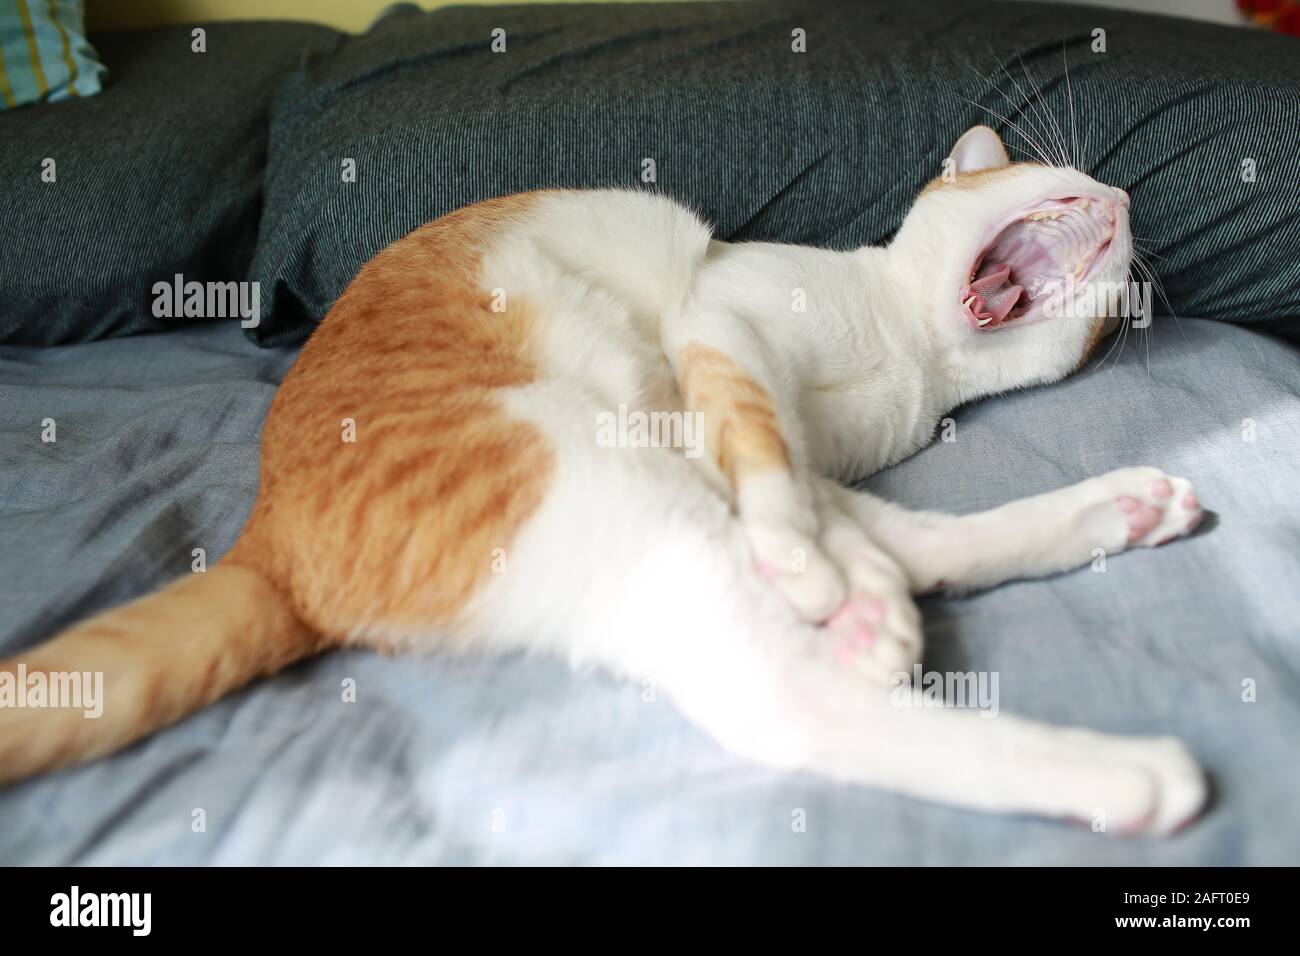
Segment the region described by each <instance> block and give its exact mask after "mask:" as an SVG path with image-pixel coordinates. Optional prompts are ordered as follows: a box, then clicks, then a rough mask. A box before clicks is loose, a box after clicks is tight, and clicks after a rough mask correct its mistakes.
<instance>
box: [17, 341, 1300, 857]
mask: <svg viewBox="0 0 1300 956" xmlns="http://www.w3.org/2000/svg"><path fill="white" fill-rule="evenodd" d="M1148 331H1149V333H1150V335H1149V341H1148V342H1146V343H1143V342H1139V341H1138V338H1137V334H1138V333H1136V332H1135V331H1133V330H1130V338H1129V340H1128V342H1127V344H1126V345H1125V346H1124V348H1123V349H1122V350H1120V349H1118V348H1117V349H1116V350H1115V351H1113V352H1112V353H1111V354H1110V356H1109V357H1108V358H1106V359H1105V360H1104V361H1103V360H1101V359H1098V360H1097V361H1096V362H1095V363H1094V365H1093V366H1092V367H1091V368H1090V369H1088V370H1087V371H1085V372H1084V373H1082V374H1080V375H1078V376H1077V377H1075V378H1073V379H1070V380H1068V381H1066V382H1064V383H1062V384H1060V385H1057V386H1053V387H1051V388H1047V389H1039V390H1036V391H1031V392H1025V393H1022V394H1015V395H1008V396H1003V397H1001V398H997V399H992V400H989V401H986V402H984V403H981V404H978V405H974V406H971V407H968V408H964V409H961V410H960V411H959V412H958V413H957V414H956V415H954V419H955V422H956V432H955V434H956V440H955V441H952V442H943V441H939V442H936V443H935V444H933V445H931V446H930V447H928V448H927V449H925V450H924V451H922V452H921V453H920V454H918V455H916V456H915V457H914V458H912V459H910V460H908V461H906V462H903V463H902V464H900V465H898V466H896V467H894V468H892V469H889V470H887V471H885V472H883V473H881V474H879V475H876V476H874V477H873V478H871V479H870V480H869V481H868V482H867V485H868V487H870V488H872V489H873V490H875V491H877V492H879V493H881V494H885V495H888V496H890V497H892V498H895V499H897V500H899V501H902V502H905V503H906V504H908V505H912V506H915V507H926V508H944V509H950V510H954V511H968V510H973V509H977V508H982V507H988V506H991V505H995V504H998V503H1000V502H1002V501H1004V500H1006V499H1008V498H1011V497H1015V496H1018V495H1023V494H1028V493H1032V492H1037V491H1042V490H1046V489H1049V488H1052V487H1055V486H1057V485H1060V484H1064V483H1068V482H1072V481H1075V480H1078V479H1081V478H1084V477H1086V476H1088V475H1091V474H1095V473H1097V472H1100V471H1104V470H1106V469H1109V468H1113V467H1118V466H1121V465H1125V464H1132V463H1146V464H1153V465H1158V466H1159V467H1161V468H1164V469H1166V470H1168V471H1170V472H1172V473H1174V474H1179V475H1185V476H1187V477H1189V478H1191V479H1192V480H1193V481H1194V482H1195V484H1196V487H1197V489H1198V492H1199V494H1200V496H1201V498H1202V500H1203V501H1204V502H1205V504H1206V505H1207V507H1208V508H1209V509H1210V511H1211V513H1212V514H1211V518H1210V519H1209V520H1208V521H1207V522H1206V524H1205V525H1204V526H1203V528H1202V529H1200V530H1198V531H1197V533H1196V534H1195V535H1194V536H1193V537H1192V538H1191V539H1189V540H1186V541H1182V542H1179V543H1177V544H1175V545H1170V546H1167V547H1163V548H1159V549H1155V550H1150V551H1140V552H1133V553H1129V554H1124V555H1120V556H1118V557H1114V558H1111V559H1110V560H1109V561H1108V563H1107V564H1106V568H1105V571H1104V573H1095V572H1093V571H1092V570H1090V569H1083V570H1080V571H1076V572H1073V573H1070V574H1065V575H1061V576H1059V577H1056V578H1053V579H1050V580H1047V581H1039V582H1026V583H1014V584H1009V585H1005V586H1003V587H1000V588H997V589H996V590H994V591H991V592H989V593H986V594H981V595H979V596H976V597H971V598H967V599H952V600H949V599H943V598H938V597H935V598H927V599H925V600H924V601H923V610H924V614H925V619H926V634H927V640H928V642H929V644H928V646H929V650H928V652H927V655H926V659H925V666H926V668H927V670H939V671H969V670H981V671H990V672H997V673H998V674H999V690H1000V694H999V701H998V704H999V707H1000V708H1001V709H1004V710H1008V711H1018V712H1021V713H1025V714H1030V715H1033V716H1035V717H1041V718H1043V719H1048V720H1053V721H1058V722H1063V723H1076V724H1082V725H1086V726H1090V727H1097V728H1102V729H1105V730H1110V731H1115V732H1130V733H1171V734H1177V735H1179V736H1181V737H1183V738H1184V739H1185V740H1187V741H1188V743H1189V744H1190V746H1191V747H1192V749H1193V750H1194V751H1195V753H1196V754H1197V756H1198V758H1199V759H1200V760H1201V761H1202V762H1203V763H1204V765H1205V766H1206V767H1207V769H1208V770H1209V772H1210V774H1211V776H1212V778H1213V783H1214V794H1215V795H1214V798H1213V803H1212V804H1211V806H1210V808H1209V811H1208V813H1207V814H1206V816H1205V818H1204V819H1203V820H1202V821H1200V822H1199V823H1197V824H1195V825H1194V826H1192V827H1191V828H1189V829H1188V830H1186V831H1185V832H1183V833H1181V834H1179V835H1178V836H1176V837H1175V838H1173V839H1169V840H1164V841H1161V840H1118V839H1113V838H1107V837H1105V836H1101V835H1098V834H1094V833H1092V832H1091V831H1090V830H1088V829H1087V828H1071V827H1065V826H1060V825H1056V824H1052V823H1047V822H1042V821H1038V820H1029V819H996V818H990V817H985V816H980V815H977V814H971V813H966V812H959V811H955V810H950V809H946V808H942V807H937V806H930V805H926V804H922V803H919V802H916V801H913V800H908V799H905V798H901V797H896V796H889V795H885V794H880V793H875V792H872V791H869V790H861V789H854V788H850V787H844V786H838V785H834V784H829V783H826V782H823V781H820V780H818V779H815V778H812V777H805V776H799V775H782V774H777V773H771V772H768V771H765V770H761V769H756V768H754V767H752V766H749V765H746V764H745V763H742V762H740V761H738V760H736V759H734V758H732V757H731V756H729V755H728V754H727V753H725V752H724V751H722V750H721V749H720V748H718V747H717V746H716V745H715V744H713V743H712V742H711V741H710V740H709V739H708V738H707V737H705V736H703V735H702V734H701V733H700V732H699V731H697V730H696V729H695V728H694V727H693V726H692V725H690V724H689V723H687V722H686V721H685V720H684V719H683V718H682V717H681V716H680V715H679V714H678V713H677V712H676V711H675V710H674V709H673V707H672V705H671V703H669V702H668V701H666V700H663V699H658V700H653V701H648V700H646V699H644V695H643V691H642V688H641V687H640V686H638V685H632V684H625V683H620V682H618V681H616V680H614V679H612V678H609V677H607V676H605V675H603V674H575V673H570V672H569V671H568V669H567V668H566V667H565V666H564V665H562V664H559V663H556V662H553V661H549V660H540V659H528V658H526V657H523V656H515V657H508V658H504V659H498V660H486V659H452V658H440V657H438V656H433V657H427V658H385V657H380V656H376V655H372V654H368V653H364V652H347V653H337V654H332V655H329V656H327V657H324V658H320V659H317V660H314V661H310V662H307V663H304V664H301V665H299V666H297V667H294V668H293V669H292V670H290V671H288V672H286V673H284V674H283V675H281V676H278V677H276V678H274V679H272V680H269V681H266V682H264V683H261V684H259V685H256V686H254V687H250V688H248V689H247V690H245V691H243V692H241V693H238V694H236V695H235V696H233V697H231V698H229V699H227V700H224V701H222V702H220V703H218V704H217V705H215V706H213V707H211V708H209V709H207V710H205V711H203V712H201V713H199V714H197V715H196V716H194V717H192V718H190V719H188V720H186V721H185V722H183V723H182V724H180V725H179V726H176V727H173V728H172V729H170V730H167V731H164V732H163V733H160V734H158V735H157V736H155V737H153V738H151V739H149V740H146V741H144V742H142V743H140V744H138V745H136V746H134V747H132V748H130V749H129V750H127V751H125V752H123V753H121V754H119V755H117V756H115V757H112V758H110V759H107V760H101V761H98V762H96V763H93V764H91V765H88V766H85V767H81V768H78V769H74V770H70V771H66V772H63V773H59V774H55V775H53V776H49V777H46V778H44V779H39V780H33V781H30V782H26V783H23V784H21V785H18V786H14V787H11V788H9V789H7V790H5V791H3V792H0V819H3V821H4V826H3V827H0V862H3V863H76V864H116V863H122V864H124V863H131V864H138V863H154V864H162V863H169V864H170V863H216V864H234V863H273V864H290V863H299V864H301V863H306V864H335V863H401V864H413V863H440V864H452V863H458V864H484V863H516V864H531V863H583V864H597V863H736V864H740V863H763V864H771V863H814V862H816V863H840V864H904V863H906V864H952V863H970V864H981V863H983V864H990V863H1014V864H1034V863H1074V864H1120V863H1134V864H1139V863H1140V864H1177V863H1198V864H1199V863H1215V864H1229V865H1232V864H1260V863H1275V864H1282V863H1293V862H1294V861H1295V860H1296V859H1297V854H1298V853H1300V819H1298V818H1297V816H1296V814H1295V813H1294V795H1295V793H1296V791H1297V789H1300V767H1298V766H1297V764H1296V762H1295V760H1294V755H1295V746H1296V741H1297V740H1300V625H1297V622H1298V621H1300V507H1297V505H1296V497H1295V481H1294V476H1295V475H1296V474H1297V472H1298V471H1300V361H1297V358H1298V356H1297V350H1296V348H1295V346H1294V345H1292V344H1290V343H1288V342H1286V341H1284V340H1282V339H1279V338H1274V337H1271V336H1269V335H1266V334H1263V333H1261V332H1257V331H1252V330H1250V329H1246V328H1240V327H1235V326H1231V325H1226V324H1223V323H1211V322H1206V321H1200V320H1195V319H1182V320H1181V321H1180V322H1177V323H1175V321H1174V320H1172V319H1163V320H1157V322H1156V323H1155V324H1154V325H1153V327H1152V328H1151V329H1150V330H1148ZM1148 344H1149V346H1150V350H1149V353H1148V350H1147V345H1148ZM292 360H293V351H292V350H288V349H269V350H267V349H259V348H257V347H255V346H253V345H251V344H250V343H249V342H248V341H247V340H246V338H245V337H244V336H243V334H242V333H241V330H240V329H239V328H238V326H237V325H234V324H218V325H210V326H199V327H196V328H192V329H187V330H181V331H176V332H171V333H168V334H166V335H160V336H150V337H148V338H143V339H134V338H131V339H117V340H109V341H100V342H90V343H84V344H79V345H72V346H63V347H57V348H35V347H13V346H11V347H6V348H3V349H0V383H3V384H0V397H2V398H3V401H2V402H0V409H2V410H3V411H0V436H3V441H4V447H5V449H6V467H5V469H4V471H3V477H2V478H0V501H2V502H3V511H2V513H0V580H3V581H5V582H6V586H5V587H4V588H3V589H2V590H0V621H3V622H4V634H3V637H2V638H0V653H5V654H9V653H12V652H13V651H15V650H17V649H19V648H21V647H24V646H26V645H29V644H31V643H34V642H35V641H37V640H38V639H40V638H41V637H42V636H43V635H45V634H48V633H49V632H50V631H52V630H54V629H55V628H57V627H59V626H60V625H63V624H66V623H68V622H70V621H72V620H75V619H77V618H79V617H81V616H83V615H85V614H87V613H89V612H91V611H93V610H95V609H97V608H100V607H104V606H106V605H108V604H111V603H113V602H115V601H118V600H122V599H124V598H126V597H128V596H132V595H135V594H138V593H141V592H143V591H145V590H148V589H150V588H152V587H154V586H156V585H158V584H160V583H161V582H163V581H165V580H168V579H169V578H171V577H174V576H176V575H177V574H181V573H188V572H189V569H190V565H191V563H192V561H193V555H192V551H193V549H194V548H200V547H201V548H204V549H205V552H206V554H207V555H209V556H211V558H212V559H215V558H216V557H217V556H219V555H220V554H221V553H222V552H223V551H224V550H225V549H226V548H227V547H229V545H230V544H231V542H232V541H233V540H234V537H235V535H236V534H237V532H238V529H239V527H240V524H241V521H242V519H243V517H244V516H245V515H246V514H247V511H248V509H249V507H250V506H251V503H252V499H253V496H254V494H255V491H256V486H257V473H256V468H257V436H258V431H259V428H260V424H261V420H262V417H263V415H264V414H265V411H266V407H267V405H268V403H269V401H270V399H271V396H272V394H273V392H274V389H275V384H276V382H277V381H278V380H279V378H280V377H281V376H282V375H283V373H284V371H285V370H286V369H287V367H288V366H289V364H290V363H291V362H292ZM46 417H52V418H54V419H55V420H56V421H57V422H59V431H58V441H57V442H56V443H55V444H53V445H49V444H46V445H43V444H42V443H40V441H39V440H38V435H39V431H40V428H39V423H40V421H41V420H42V419H43V418H46ZM346 678H352V679H354V680H355V681H356V688H357V694H356V696H357V700H356V702H355V703H345V702H344V701H343V694H342V693H341V687H342V684H343V681H344V680H345V679H346ZM1247 681H1249V682H1251V683H1250V684H1249V685H1246V684H1244V682H1247ZM1247 687H1251V688H1253V690H1254V694H1253V695H1251V694H1249V693H1245V692H1244V691H1245V688H1247ZM1252 696H1253V701H1252V702H1247V700H1246V699H1243V698H1251V697H1252ZM196 810H201V811H203V813H202V817H201V819H202V822H203V825H204V827H205V829H204V830H203V831H202V832H195V830H194V827H195V825H196V824H195V821H196V820H199V819H200V817H197V816H196V815H195V811H196ZM797 810H802V811H804V816H803V819H804V820H805V821H806V830H805V831H804V832H796V830H795V829H794V828H793V827H792V821H793V820H794V819H795V817H794V816H793V815H794V813H795V811H797Z"/></svg>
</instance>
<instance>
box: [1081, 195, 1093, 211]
mask: <svg viewBox="0 0 1300 956" xmlns="http://www.w3.org/2000/svg"><path fill="white" fill-rule="evenodd" d="M1091 205H1092V200H1091V199H1089V198H1087V197H1086V196H1085V197H1084V198H1083V199H1080V200H1079V208H1080V209H1087V208H1088V207H1089V206H1091Z"/></svg>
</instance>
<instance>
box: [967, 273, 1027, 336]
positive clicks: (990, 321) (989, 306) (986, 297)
mask: <svg viewBox="0 0 1300 956" xmlns="http://www.w3.org/2000/svg"><path fill="white" fill-rule="evenodd" d="M1010 279H1011V266H1010V264H1008V263H1005V262H1000V263H996V264H993V265H992V266H989V271H988V272H985V273H984V275H982V276H980V277H979V278H978V279H976V280H975V281H974V282H972V283H971V284H970V291H971V292H972V293H974V294H975V295H977V296H978V297H979V298H977V299H976V300H975V301H974V302H972V303H971V307H970V308H971V311H972V312H973V313H975V318H976V319H977V320H978V321H979V323H980V325H981V326H988V325H998V324H1000V323H1001V322H1002V320H1003V319H1005V318H1006V317H1007V314H1008V313H1009V312H1010V311H1011V310H1012V309H1014V308H1015V307H1016V303H1017V302H1019V301H1020V296H1021V294H1022V293H1023V292H1024V291H1025V288H1024V286H1019V285H1009V284H1008V283H1009V281H1010Z"/></svg>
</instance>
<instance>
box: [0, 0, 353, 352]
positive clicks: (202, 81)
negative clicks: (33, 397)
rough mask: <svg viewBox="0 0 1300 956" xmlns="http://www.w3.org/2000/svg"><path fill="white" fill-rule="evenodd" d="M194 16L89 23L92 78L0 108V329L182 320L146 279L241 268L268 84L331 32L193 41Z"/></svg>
mask: <svg viewBox="0 0 1300 956" xmlns="http://www.w3.org/2000/svg"><path fill="white" fill-rule="evenodd" d="M191 29H192V28H191V27H166V28H161V29H155V30H138V31H136V30H133V31H123V32H115V33H103V34H98V35H96V36H95V46H96V48H97V49H98V50H99V52H100V55H101V58H102V60H103V61H104V62H105V63H106V64H107V65H108V66H109V68H110V70H111V82H110V83H109V84H108V85H107V86H105V88H104V90H103V92H101V93H100V94H99V95H97V96H93V97H83V98H78V99H70V100H66V101H64V102H61V103H56V104H40V105H35V106H27V107H23V108H22V109H17V110H12V111H9V112H6V113H3V114H0V183H3V188H4V201H3V209H2V211H0V248H2V249H4V258H3V263H2V264H0V342H8V343H26V344H35V345H52V344H55V343H59V342H75V341H81V340H85V339H94V338H102V337H104V336H110V335H124V334H127V333H132V332H143V331H149V330H156V329H161V328H166V327H168V326H169V325H171V324H173V323H175V322H186V321H191V322H192V321H195V320H194V319H185V318H180V319H166V318H158V317H155V316H154V314H153V308H152V306H153V301H154V296H153V292H152V289H153V286H154V284H155V283H157V282H161V281H166V282H172V281H174V277H175V275H176V274H178V273H179V274H181V275H183V276H184V277H185V281H187V282H188V281H191V280H192V281H199V282H207V281H221V282H227V281H235V280H242V279H245V278H246V273H247V271H248V265H249V263H250V262H251V260H252V257H253V245H254V242H255V241H256V238H257V220H258V215H259V213H260V209H261V201H262V172H263V165H264V163H265V159H266V138H267V129H268V125H269V105H270V99H271V94H272V91H273V89H274V86H275V84H276V83H277V82H278V81H279V79H280V78H281V77H282V76H284V75H285V74H287V73H288V72H289V71H290V70H292V69H293V68H294V67H295V66H297V65H298V63H299V61H300V59H301V57H302V56H303V55H305V53H306V52H307V51H310V50H323V49H327V48H329V47H330V46H332V45H333V44H334V43H336V42H337V41H338V39H339V37H340V34H339V33H337V32H336V31H334V30H329V29H327V28H323V27H314V26H308V25H298V24H224V25H210V26H206V27H204V29H205V30H206V31H207V33H206V48H207V52H206V53H195V52H192V49H191V43H192V40H191V33H190V31H191ZM47 159H48V160H53V166H52V167H51V166H50V165H49V164H48V163H47V162H46V160H47ZM51 170H52V172H53V181H52V182H49V181H46V179H47V178H48V176H49V173H50V171H51Z"/></svg>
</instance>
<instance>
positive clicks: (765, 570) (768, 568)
mask: <svg viewBox="0 0 1300 956" xmlns="http://www.w3.org/2000/svg"><path fill="white" fill-rule="evenodd" d="M758 573H759V574H761V575H762V576H763V577H764V578H766V579H767V580H768V581H773V580H775V579H776V578H779V577H780V576H781V566H780V565H778V564H774V563H772V562H771V561H759V562H758Z"/></svg>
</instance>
